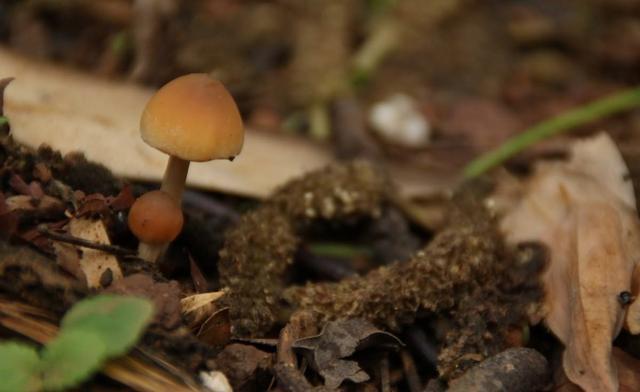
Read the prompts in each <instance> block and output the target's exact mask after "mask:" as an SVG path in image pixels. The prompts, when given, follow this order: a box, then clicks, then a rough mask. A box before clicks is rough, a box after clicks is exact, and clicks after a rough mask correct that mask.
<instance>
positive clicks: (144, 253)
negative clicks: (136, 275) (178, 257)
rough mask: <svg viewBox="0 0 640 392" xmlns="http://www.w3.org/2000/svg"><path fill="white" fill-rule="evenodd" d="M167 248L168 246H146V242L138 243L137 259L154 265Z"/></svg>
mask: <svg viewBox="0 0 640 392" xmlns="http://www.w3.org/2000/svg"><path fill="white" fill-rule="evenodd" d="M168 247H169V244H147V243H146V242H140V244H139V245H138V257H140V258H141V259H142V260H146V261H148V262H150V263H155V262H156V261H158V259H159V258H160V256H161V255H162V254H163V253H164V252H165V251H166V250H167V248H168Z"/></svg>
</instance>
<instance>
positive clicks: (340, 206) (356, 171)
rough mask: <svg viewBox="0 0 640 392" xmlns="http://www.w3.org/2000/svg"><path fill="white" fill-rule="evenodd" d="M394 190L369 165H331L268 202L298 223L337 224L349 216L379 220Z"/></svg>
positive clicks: (360, 162) (308, 176)
mask: <svg viewBox="0 0 640 392" xmlns="http://www.w3.org/2000/svg"><path fill="white" fill-rule="evenodd" d="M391 189H392V188H391V186H390V184H389V182H388V180H387V179H386V177H385V176H383V175H382V173H380V171H378V170H376V169H375V167H373V166H372V165H371V164H369V163H367V162H366V161H354V162H352V163H350V164H346V165H331V166H328V167H327V168H325V169H322V170H319V171H316V172H313V173H310V174H309V175H306V176H304V177H302V178H299V179H297V180H294V181H291V182H289V183H288V184H286V185H285V186H283V187H282V188H280V189H278V190H277V191H276V193H275V194H274V196H273V197H272V198H271V200H270V201H269V202H268V203H269V204H270V205H273V207H274V208H276V209H277V210H278V211H281V212H282V213H283V214H285V215H286V216H288V217H289V218H291V219H292V220H294V221H296V222H297V223H298V224H302V225H305V224H309V223H311V222H313V221H314V220H317V219H326V220H336V219H346V218H348V217H350V216H362V215H369V216H378V215H380V206H381V204H382V202H383V200H385V199H386V197H387V196H388V193H389V192H392V190H391Z"/></svg>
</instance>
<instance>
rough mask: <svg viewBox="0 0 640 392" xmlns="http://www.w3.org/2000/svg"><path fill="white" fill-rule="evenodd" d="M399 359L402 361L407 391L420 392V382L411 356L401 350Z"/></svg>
mask: <svg viewBox="0 0 640 392" xmlns="http://www.w3.org/2000/svg"><path fill="white" fill-rule="evenodd" d="M400 359H401V360H402V369H403V370H404V375H405V378H406V380H407V385H408V386H409V391H411V392H420V391H422V382H421V381H420V376H419V375H418V370H417V369H416V364H415V362H414V361H413V357H412V356H411V354H410V353H409V351H407V350H402V351H401V352H400Z"/></svg>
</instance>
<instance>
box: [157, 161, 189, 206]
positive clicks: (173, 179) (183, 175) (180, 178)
mask: <svg viewBox="0 0 640 392" xmlns="http://www.w3.org/2000/svg"><path fill="white" fill-rule="evenodd" d="M188 172H189V161H186V160H184V159H180V158H178V157H175V156H173V155H170V156H169V162H167V168H166V170H165V171H164V177H163V178H162V187H161V188H160V189H161V190H163V191H164V192H166V193H167V194H169V195H170V196H171V197H173V198H174V199H175V200H176V201H177V202H178V204H180V203H181V201H182V192H183V191H184V183H185V181H186V179H187V173H188Z"/></svg>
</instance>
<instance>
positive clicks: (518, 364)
mask: <svg viewBox="0 0 640 392" xmlns="http://www.w3.org/2000/svg"><path fill="white" fill-rule="evenodd" d="M550 381H551V373H550V370H549V366H548V364H547V360H546V359H545V358H544V357H543V356H542V354H540V353H539V352H537V351H536V350H534V349H531V348H522V347H521V348H510V349H508V350H505V351H503V352H501V353H500V354H497V355H494V356H493V357H490V358H488V359H486V360H484V361H483V362H481V363H480V364H478V365H477V366H475V367H473V368H471V369H470V370H469V371H467V372H466V373H465V374H463V375H462V376H460V377H459V378H457V379H455V380H453V381H451V382H450V383H449V389H448V391H449V392H534V391H540V390H543V389H544V388H545V387H546V386H547V384H548V383H549V382H550Z"/></svg>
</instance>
